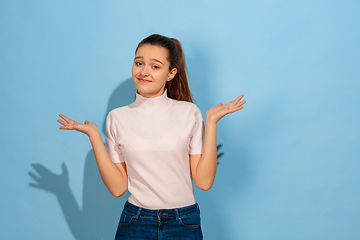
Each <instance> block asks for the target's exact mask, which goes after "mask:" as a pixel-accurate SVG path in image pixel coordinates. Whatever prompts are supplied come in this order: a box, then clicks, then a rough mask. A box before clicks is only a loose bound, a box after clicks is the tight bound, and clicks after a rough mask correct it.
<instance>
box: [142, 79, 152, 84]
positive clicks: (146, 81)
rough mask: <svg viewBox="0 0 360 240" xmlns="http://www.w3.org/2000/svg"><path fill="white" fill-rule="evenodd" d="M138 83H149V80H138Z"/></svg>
mask: <svg viewBox="0 0 360 240" xmlns="http://www.w3.org/2000/svg"><path fill="white" fill-rule="evenodd" d="M139 82H141V83H150V82H151V81H150V80H146V79H139Z"/></svg>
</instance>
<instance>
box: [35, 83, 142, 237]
mask: <svg viewBox="0 0 360 240" xmlns="http://www.w3.org/2000/svg"><path fill="white" fill-rule="evenodd" d="M135 91H136V88H135V86H134V84H133V82H132V79H131V78H130V79H127V80H126V81H125V82H124V83H122V84H121V85H120V86H119V87H118V88H117V89H116V90H115V91H114V92H113V94H112V95H111V97H110V99H109V104H108V109H107V111H106V115H107V114H108V112H109V111H111V110H112V109H114V108H116V107H120V106H125V105H128V104H130V103H131V102H133V101H134V99H135ZM105 120H106V118H104V124H103V125H104V126H103V128H102V130H103V132H104V131H105ZM31 166H32V167H33V168H34V170H35V172H29V175H30V177H31V178H32V179H33V180H34V181H35V183H30V184H29V185H30V187H33V188H37V189H42V190H45V191H48V192H50V193H53V194H55V195H56V196H57V199H58V202H59V205H60V207H61V209H62V211H63V214H64V217H65V219H66V222H67V224H68V226H69V228H70V230H71V232H72V234H73V236H74V237H75V239H77V240H100V239H105V240H106V239H114V236H115V232H116V228H117V223H118V221H119V216H120V213H121V210H122V208H123V205H124V203H125V202H126V200H127V198H128V196H129V194H128V192H127V193H125V194H124V196H122V197H120V198H115V197H113V196H112V195H111V194H110V193H109V192H108V190H107V189H106V187H105V185H104V184H103V182H102V180H101V177H100V174H99V171H98V168H97V165H96V160H95V157H94V153H93V152H92V151H89V153H88V154H87V157H86V159H85V166H84V184H83V198H82V199H83V202H82V207H80V206H79V204H78V203H77V201H76V199H75V197H74V194H73V192H72V191H71V189H70V185H69V182H70V179H69V173H68V169H67V166H66V164H65V163H63V164H62V166H61V168H62V173H61V174H60V175H56V174H54V173H53V172H51V171H50V170H49V169H48V168H46V167H45V166H44V165H42V164H31Z"/></svg>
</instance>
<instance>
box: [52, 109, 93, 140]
mask: <svg viewBox="0 0 360 240" xmlns="http://www.w3.org/2000/svg"><path fill="white" fill-rule="evenodd" d="M59 116H60V117H61V118H62V119H64V120H65V121H63V120H61V119H58V120H57V121H58V122H59V123H61V124H62V125H63V126H61V127H60V129H63V130H76V131H79V132H82V133H85V134H86V135H88V136H89V137H90V135H91V134H93V133H96V132H98V131H99V130H98V128H97V126H96V124H95V123H92V122H89V121H85V122H84V123H78V122H76V121H74V120H72V119H70V118H68V117H66V116H65V115H63V114H59Z"/></svg>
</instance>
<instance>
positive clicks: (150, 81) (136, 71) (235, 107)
mask: <svg viewBox="0 0 360 240" xmlns="http://www.w3.org/2000/svg"><path fill="white" fill-rule="evenodd" d="M167 56H168V52H167V50H166V49H165V48H162V47H158V46H152V45H149V44H144V45H142V46H140V47H139V49H138V51H137V52H136V54H135V59H134V65H133V67H132V77H133V81H134V84H135V86H136V88H137V91H138V93H139V94H140V95H142V96H144V97H147V98H153V97H158V96H161V95H162V94H163V93H164V90H165V84H166V82H167V81H171V80H172V79H173V78H174V76H175V75H176V73H177V69H176V68H173V69H169V66H170V62H169V61H168V60H167ZM242 97H243V95H240V96H239V97H237V98H236V99H235V100H233V101H231V102H229V103H227V104H219V105H216V106H214V107H212V108H210V109H209V110H208V111H207V112H206V120H205V138H204V146H203V153H202V154H199V155H190V156H189V158H190V170H191V174H192V178H193V180H194V183H195V184H196V186H197V187H198V188H199V189H202V190H208V189H210V188H211V187H212V185H213V183H214V180H215V175H216V170H217V144H216V131H217V122H218V121H219V120H220V119H221V118H223V117H224V116H226V115H227V114H229V113H233V112H236V111H239V110H240V109H242V108H243V106H242V105H243V104H244V103H245V101H241V99H242ZM59 116H60V117H61V118H62V119H63V120H60V119H59V120H58V122H59V123H61V124H62V125H63V126H61V127H60V129H63V130H77V131H79V132H82V133H84V134H86V135H87V136H88V137H89V139H90V142H91V145H92V147H93V151H94V154H95V158H96V162H97V165H98V168H99V172H100V175H101V178H102V180H103V182H104V184H105V185H106V187H107V188H108V190H109V191H110V193H111V194H112V195H114V196H116V197H120V196H121V195H123V194H124V193H125V192H126V189H127V185H128V182H127V181H128V180H127V179H128V178H127V171H126V164H125V163H115V164H114V163H113V162H112V161H111V159H110V157H109V154H108V153H107V151H106V148H105V146H104V143H103V140H102V138H101V135H100V132H99V130H98V128H97V126H96V124H94V123H91V122H89V121H85V122H84V123H83V124H82V123H78V122H76V121H74V120H72V119H70V118H68V117H66V116H64V115H63V114H60V115H59Z"/></svg>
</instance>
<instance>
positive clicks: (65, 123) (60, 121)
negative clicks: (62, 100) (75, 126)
mask: <svg viewBox="0 0 360 240" xmlns="http://www.w3.org/2000/svg"><path fill="white" fill-rule="evenodd" d="M57 121H58V123H60V124H62V125H64V126H66V125H68V123H67V122H64V121H63V120H61V119H58V120H57Z"/></svg>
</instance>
